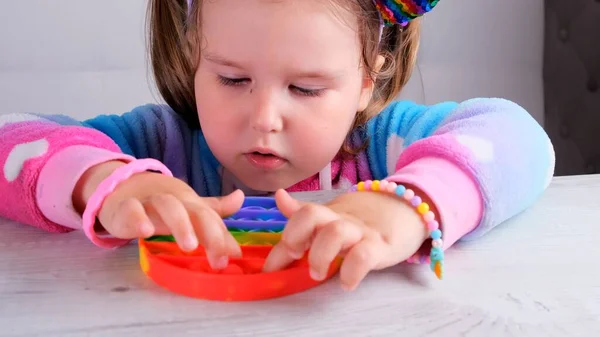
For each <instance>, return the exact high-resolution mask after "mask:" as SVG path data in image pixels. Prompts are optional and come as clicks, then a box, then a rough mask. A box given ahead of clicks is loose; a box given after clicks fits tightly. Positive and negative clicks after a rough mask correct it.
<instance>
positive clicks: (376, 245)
mask: <svg viewBox="0 0 600 337" xmlns="http://www.w3.org/2000/svg"><path fill="white" fill-rule="evenodd" d="M384 247H385V244H384V243H383V242H380V241H378V240H374V239H363V240H362V241H360V242H359V243H357V244H356V245H354V247H352V248H351V249H350V251H349V252H348V254H347V255H346V257H345V258H344V262H343V263H342V266H341V268H340V280H341V282H342V287H343V288H344V289H345V290H354V289H355V288H356V287H357V286H358V284H359V283H360V282H361V281H362V280H363V279H364V278H365V276H366V275H367V274H368V273H369V272H370V271H371V270H373V269H374V268H375V267H376V266H377V264H378V262H379V260H380V259H381V257H382V255H383V251H384V250H385V248H384Z"/></svg>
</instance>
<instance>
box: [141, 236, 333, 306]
mask: <svg viewBox="0 0 600 337" xmlns="http://www.w3.org/2000/svg"><path fill="white" fill-rule="evenodd" d="M241 249H242V254H243V256H242V257H241V258H232V259H230V262H229V266H228V267H227V268H226V269H225V270H224V271H215V270H212V269H211V268H210V266H209V265H208V262H207V260H206V256H205V253H204V249H203V248H202V247H199V248H198V249H197V250H195V251H194V252H191V253H185V252H183V251H181V250H180V249H179V248H178V246H177V244H175V243H173V242H155V241H145V240H143V239H140V240H139V252H140V266H141V268H142V271H143V272H144V274H146V276H147V277H148V278H150V279H151V280H152V281H154V282H155V283H156V284H158V285H159V286H161V287H163V288H165V289H168V290H170V291H172V292H174V293H178V294H181V295H184V296H188V297H193V298H199V299H206V300H214V301H256V300H265V299H272V298H276V297H282V296H288V295H291V294H295V293H299V292H302V291H306V290H308V289H310V288H313V287H316V286H318V285H320V284H322V283H323V282H325V281H326V280H328V279H330V278H331V277H332V276H333V275H334V274H335V273H337V271H338V270H339V267H340V264H341V258H337V259H336V260H334V262H333V263H332V264H331V266H330V268H329V271H328V273H327V276H326V278H325V279H324V280H323V281H315V280H313V279H312V278H311V277H310V275H309V268H308V261H307V258H306V256H304V257H303V258H302V259H301V260H298V261H296V262H295V263H293V264H292V265H290V266H289V267H288V268H286V269H284V270H281V271H277V272H271V273H263V272H261V271H260V270H261V268H262V265H263V264H264V260H265V258H266V256H267V255H268V253H269V251H270V250H271V249H272V246H269V245H264V246H263V245H242V246H241Z"/></svg>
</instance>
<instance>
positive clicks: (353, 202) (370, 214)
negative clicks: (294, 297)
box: [263, 190, 427, 290]
mask: <svg viewBox="0 0 600 337" xmlns="http://www.w3.org/2000/svg"><path fill="white" fill-rule="evenodd" d="M275 199H276V202H277V207H278V208H279V210H280V211H281V212H282V213H283V215H285V216H286V217H287V218H288V219H289V220H288V223H287V225H286V226H285V229H284V230H283V232H282V236H281V240H280V242H279V243H277V244H276V245H275V246H274V247H273V250H272V251H271V253H270V254H269V256H268V257H267V260H266V262H265V265H264V268H263V270H264V271H265V272H269V271H275V270H279V269H283V268H285V267H286V266H287V265H289V264H290V263H292V262H293V261H295V260H298V259H301V258H302V257H303V256H304V254H305V252H306V251H307V250H308V251H309V252H308V263H309V265H310V274H311V277H312V278H313V279H315V280H318V281H320V280H323V279H324V278H325V277H326V275H327V271H328V270H329V267H330V264H331V263H332V262H333V260H334V259H335V258H336V257H337V256H343V257H344V260H343V262H342V265H341V268H340V278H341V282H342V288H344V289H345V290H353V289H355V288H356V287H357V286H358V284H359V283H360V282H361V281H362V279H363V278H364V277H365V276H366V275H367V273H368V272H369V271H371V270H380V269H384V268H387V267H391V266H393V265H396V264H398V263H400V262H402V261H404V260H406V259H407V258H409V257H410V256H411V255H413V254H414V253H415V252H416V251H417V250H418V249H419V248H420V247H421V245H422V244H423V242H424V241H425V239H426V238H427V231H426V229H425V226H424V224H423V222H422V220H421V218H420V217H419V215H418V214H417V212H416V211H415V210H414V209H412V208H411V207H410V205H408V204H407V203H406V202H405V201H404V200H402V199H400V198H399V197H397V196H393V195H388V194H386V193H378V192H354V193H345V194H342V195H340V196H338V197H337V198H335V199H334V200H332V201H331V202H329V203H327V204H324V205H319V204H315V203H305V202H301V201H298V200H295V199H293V198H292V197H291V196H290V195H289V194H288V193H287V192H286V191H284V190H279V191H277V193H276V194H275Z"/></svg>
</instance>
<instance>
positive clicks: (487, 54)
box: [0, 0, 543, 122]
mask: <svg viewBox="0 0 600 337" xmlns="http://www.w3.org/2000/svg"><path fill="white" fill-rule="evenodd" d="M240 1H241V0H240ZM145 6H146V0H101V1H100V0H27V1H16V0H0V114H2V113H10V112H27V111H36V112H42V113H63V114H69V115H72V116H75V117H77V118H88V117H92V116H94V115H97V114H100V113H122V112H125V111H128V110H130V109H131V108H132V107H134V106H137V105H140V104H144V103H147V102H156V101H157V100H158V94H157V93H156V91H155V90H151V88H152V85H151V84H149V83H150V81H149V79H150V78H151V76H150V73H149V68H148V67H147V64H146V55H145V47H144V18H145ZM542 51H543V0H526V1H523V0H502V1H499V0H443V1H440V3H439V4H438V7H437V8H436V9H435V10H434V11H433V12H431V13H430V14H428V15H427V17H426V20H425V27H424V32H423V39H422V45H421V54H420V57H419V68H418V69H417V70H416V71H415V74H414V75H413V78H412V80H411V82H410V83H409V86H408V87H407V88H406V90H405V91H404V92H403V94H402V95H401V97H402V98H406V99H412V100H415V101H418V102H423V103H427V104H433V103H436V102H439V101H441V100H464V99H468V98H471V97H480V96H488V97H489V96H494V97H505V98H508V99H512V100H514V101H516V102H517V103H520V104H521V105H523V106H524V107H525V108H526V109H528V111H530V112H531V113H532V114H533V115H534V117H536V119H538V121H540V122H542V121H543V91H542V88H543V87H542Z"/></svg>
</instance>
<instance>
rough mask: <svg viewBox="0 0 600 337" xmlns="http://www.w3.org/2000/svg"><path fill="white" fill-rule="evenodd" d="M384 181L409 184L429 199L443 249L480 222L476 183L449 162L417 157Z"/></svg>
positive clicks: (479, 202) (480, 207) (480, 208)
mask: <svg viewBox="0 0 600 337" xmlns="http://www.w3.org/2000/svg"><path fill="white" fill-rule="evenodd" d="M386 180H389V181H393V182H396V183H403V184H410V185H413V186H415V187H416V188H418V189H420V190H421V191H423V193H425V194H426V195H427V196H428V197H429V198H430V199H431V200H432V202H433V204H434V205H435V207H436V208H437V210H438V212H439V214H438V218H439V219H441V222H440V224H441V226H442V227H441V229H442V231H443V233H444V240H443V242H444V249H447V248H448V247H450V246H451V245H452V244H454V243H455V242H456V241H457V240H458V239H460V238H461V237H463V236H464V235H465V234H467V233H469V232H470V231H472V230H473V229H475V227H477V225H478V224H479V222H480V221H481V217H482V213H483V199H482V197H481V193H480V192H479V189H478V187H477V184H476V182H475V181H474V180H473V178H471V176H470V175H469V174H467V173H466V172H464V171H463V170H462V169H460V168H459V167H458V166H457V165H456V164H454V163H452V162H451V161H449V160H446V159H443V158H436V157H423V158H419V159H417V160H415V161H413V162H411V163H409V164H407V165H406V166H404V167H402V168H401V169H400V170H398V171H397V172H396V173H395V174H394V175H392V176H390V177H388V178H387V179H386Z"/></svg>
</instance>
